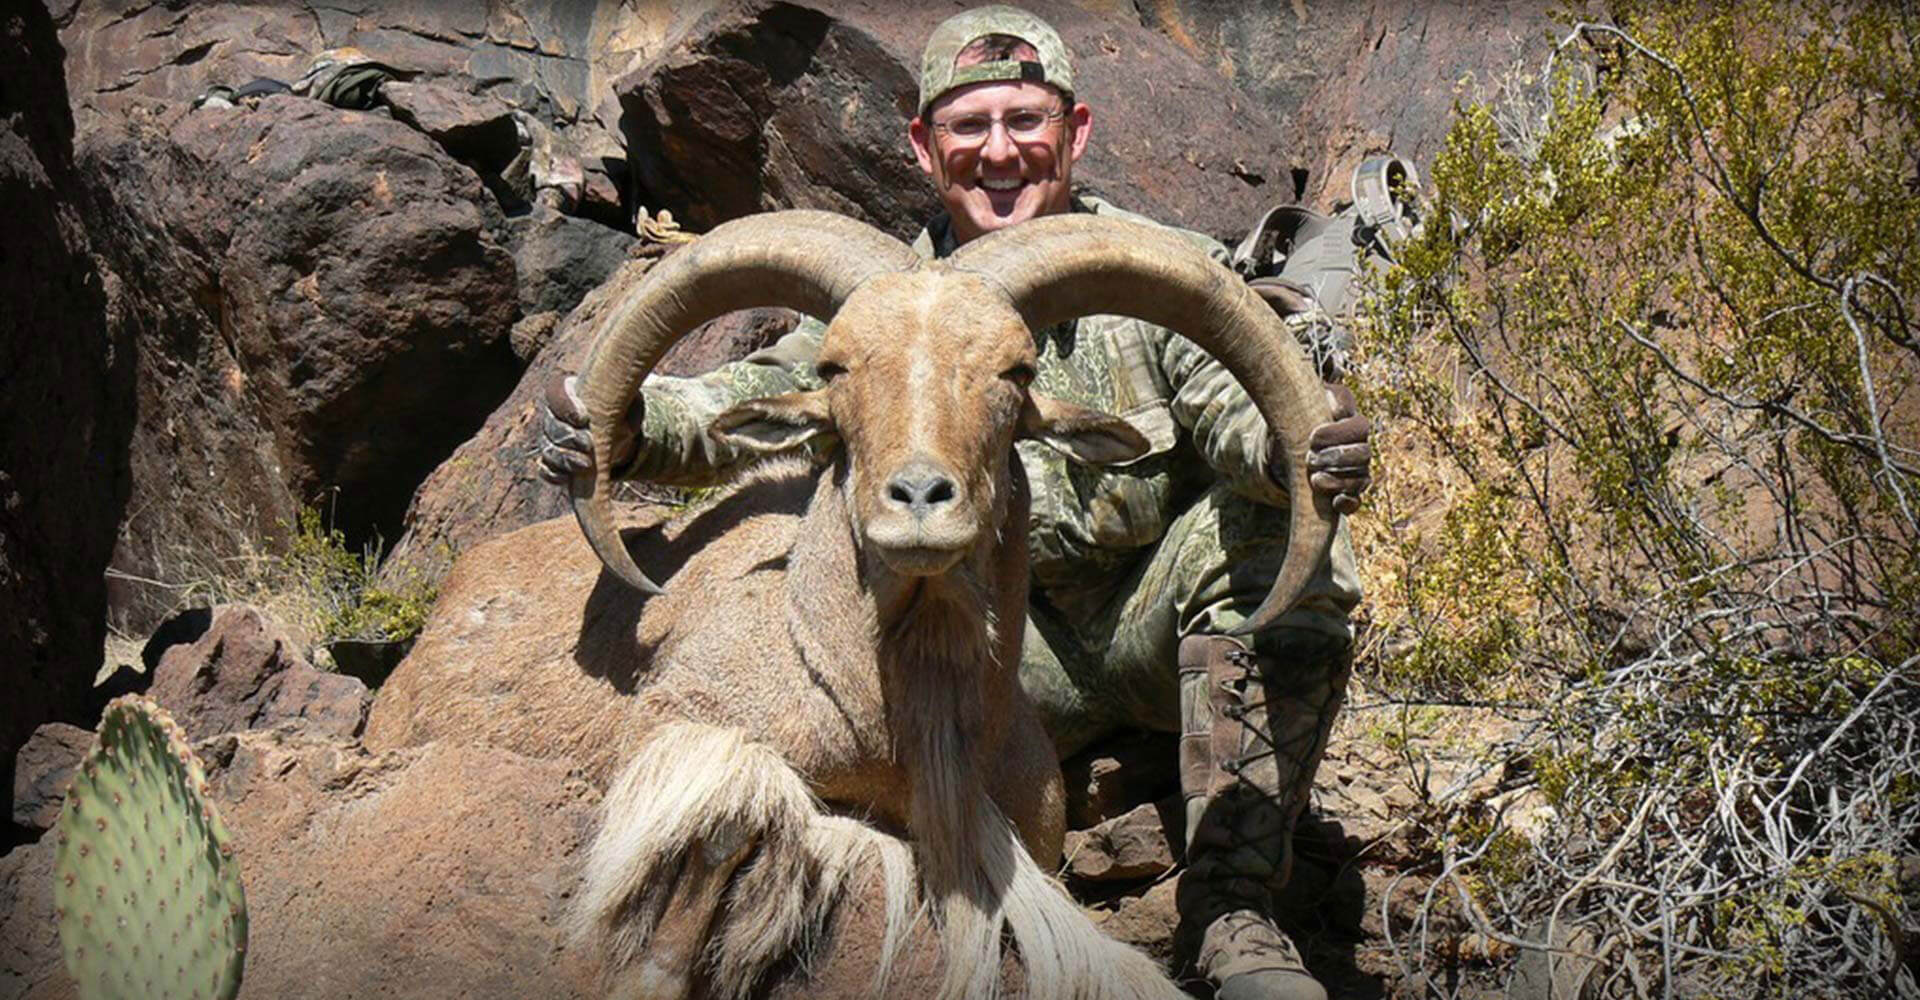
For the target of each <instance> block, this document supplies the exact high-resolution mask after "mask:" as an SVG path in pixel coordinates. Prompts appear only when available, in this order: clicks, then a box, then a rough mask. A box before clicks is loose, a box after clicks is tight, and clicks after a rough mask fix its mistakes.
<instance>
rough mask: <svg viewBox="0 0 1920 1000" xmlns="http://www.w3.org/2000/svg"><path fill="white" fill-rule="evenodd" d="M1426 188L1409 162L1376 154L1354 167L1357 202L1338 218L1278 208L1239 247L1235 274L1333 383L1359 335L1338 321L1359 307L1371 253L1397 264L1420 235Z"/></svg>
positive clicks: (1234, 260) (1339, 212)
mask: <svg viewBox="0 0 1920 1000" xmlns="http://www.w3.org/2000/svg"><path fill="white" fill-rule="evenodd" d="M1419 185H1420V175H1419V174H1418V173H1417V172H1416V171H1415V170H1414V168H1413V165H1412V164H1410V163H1408V162H1406V161H1405V160H1402V159H1400V158H1399V157H1396V156H1391V155H1388V156H1374V157H1369V158H1368V159H1367V160H1365V161H1364V162H1362V163H1361V164H1360V165H1359V166H1358V167H1356V168H1354V172H1353V180H1352V188H1351V190H1352V194H1353V200H1352V201H1351V202H1350V203H1348V204H1346V205H1344V206H1342V207H1341V208H1340V209H1339V210H1337V211H1336V212H1335V213H1334V214H1333V215H1330V216H1329V215H1322V214H1320V213H1319V212H1315V211H1312V210H1311V209H1306V208H1302V207H1300V206H1299V205H1278V206H1275V207H1273V208H1270V209H1268V210H1267V211H1266V212H1265V213H1264V214H1262V215H1261V216H1260V218H1259V219H1258V220H1256V221H1255V223H1254V225H1253V228H1252V230H1251V231H1249V232H1248V233H1247V235H1246V238H1245V239H1243V240H1241V241H1240V244H1239V246H1237V247H1235V248H1234V250H1233V256H1232V264H1233V268H1234V270H1236V271H1238V272H1239V273H1240V276H1241V277H1243V278H1245V279H1247V284H1248V285H1249V286H1251V287H1252V288H1253V290H1254V291H1255V292H1258V293H1259V294H1260V297H1261V298H1264V299H1266V300H1267V301H1268V302H1269V303H1270V304H1272V305H1273V306H1274V308H1275V311H1276V312H1278V313H1280V315H1281V318H1282V319H1284V320H1285V321H1286V323H1287V326H1288V327H1289V328H1290V329H1292V330H1293V333H1294V336H1296V337H1298V338H1299V339H1300V342H1301V344H1302V345H1303V346H1305V347H1306V348H1307V352H1308V354H1309V356H1311V357H1312V358H1313V360H1314V363H1315V364H1316V365H1317V366H1318V367H1319V368H1320V377H1321V378H1323V379H1326V380H1327V381H1330V382H1331V381H1338V380H1339V378H1340V377H1341V376H1343V375H1345V374H1346V370H1347V367H1348V359H1349V358H1350V356H1351V353H1352V350H1353V335H1352V334H1351V333H1349V332H1348V331H1347V329H1346V326H1345V324H1344V323H1341V322H1338V321H1336V319H1335V317H1341V316H1344V315H1345V314H1346V313H1347V310H1348V307H1349V306H1350V305H1351V304H1352V300H1353V297H1354V293H1355V292H1356V291H1357V289H1358V282H1357V281H1356V280H1355V278H1356V277H1357V276H1358V274H1359V271H1360V263H1361V261H1362V260H1364V259H1365V258H1366V256H1367V255H1369V254H1376V255H1378V256H1380V257H1381V258H1383V259H1385V260H1392V259H1393V248H1394V247H1395V246H1396V245H1398V244H1399V243H1401V242H1403V241H1405V240H1406V239H1407V238H1408V237H1409V236H1411V235H1412V234H1413V232H1414V230H1415V228H1416V227H1417V226H1418V225H1419V217H1418V216H1417V215H1416V214H1415V211H1414V206H1413V203H1412V198H1413V195H1414V192H1415V191H1416V190H1417V189H1418V187H1419Z"/></svg>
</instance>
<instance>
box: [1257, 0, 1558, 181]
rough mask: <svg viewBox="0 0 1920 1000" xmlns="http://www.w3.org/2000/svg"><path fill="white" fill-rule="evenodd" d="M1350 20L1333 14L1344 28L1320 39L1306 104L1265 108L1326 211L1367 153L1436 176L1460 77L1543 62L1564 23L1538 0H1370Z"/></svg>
mask: <svg viewBox="0 0 1920 1000" xmlns="http://www.w3.org/2000/svg"><path fill="white" fill-rule="evenodd" d="M1358 6H1359V5H1355V7H1358ZM1316 9H1317V8H1316ZM1350 17H1351V12H1349V11H1339V12H1337V13H1335V14H1333V15H1332V16H1331V17H1330V18H1329V20H1332V21H1334V22H1335V23H1336V24H1337V25H1339V26H1340V27H1341V28H1343V29H1344V30H1343V31H1342V33H1341V34H1339V35H1337V36H1336V35H1332V34H1329V35H1327V36H1323V37H1324V41H1323V42H1316V43H1315V45H1316V47H1318V46H1320V45H1324V46H1325V49H1326V51H1327V52H1328V57H1327V58H1326V59H1325V60H1323V61H1321V62H1320V67H1321V68H1320V79H1319V80H1318V82H1317V83H1316V84H1315V86H1313V87H1312V88H1311V89H1309V90H1307V91H1306V92H1305V94H1304V96H1302V97H1301V98H1300V99H1299V103H1298V105H1297V106H1296V107H1294V108H1287V109H1284V110H1283V109H1280V108H1277V107H1269V108H1268V109H1267V110H1268V111H1269V112H1271V113H1273V114H1275V116H1276V118H1278V119H1279V120H1282V121H1285V122H1286V123H1287V129H1286V132H1285V136H1284V138H1285V139H1286V144H1287V148H1288V149H1290V150H1292V151H1293V156H1294V157H1295V160H1296V162H1297V163H1298V164H1299V165H1300V166H1301V167H1303V168H1304V169H1306V170H1307V172H1308V173H1307V184H1306V190H1305V193H1304V197H1303V198H1302V201H1303V202H1305V203H1306V204H1309V205H1313V206H1317V207H1323V208H1326V207H1331V206H1332V205H1333V204H1334V203H1335V202H1338V201H1343V200H1346V199H1348V198H1350V197H1351V195H1350V194H1349V193H1348V188H1349V184H1350V180H1351V178H1352V175H1353V168H1354V167H1356V166H1358V165H1359V163H1360V161H1361V160H1362V159H1364V158H1365V157H1366V156H1368V155H1369V154H1372V153H1377V152H1384V151H1388V150H1391V151H1392V152H1394V153H1396V154H1398V155H1400V156H1402V157H1406V158H1408V159H1410V160H1412V161H1413V162H1414V163H1415V164H1416V165H1417V166H1418V167H1419V169H1420V170H1421V171H1422V173H1423V175H1425V174H1426V173H1428V172H1429V171H1428V167H1429V166H1430V165H1431V164H1432V162H1433V157H1434V155H1435V154H1436V153H1438V152H1440V150H1441V148H1442V145H1443V143H1444V140H1445V139H1446V134H1447V129H1448V128H1449V127H1450V126H1451V125H1452V124H1453V103H1454V100H1455V98H1456V96H1457V87H1458V86H1459V85H1460V82H1461V81H1462V80H1467V79H1472V80H1473V81H1474V85H1475V86H1477V87H1480V88H1491V87H1492V86H1493V85H1494V83H1495V82H1496V81H1497V80H1498V79H1499V78H1500V76H1501V75H1502V74H1504V73H1506V72H1509V71H1510V69H1511V67H1512V66H1513V64H1514V63H1515V62H1516V61H1519V60H1522V59H1524V60H1528V61H1531V62H1533V63H1534V64H1536V65H1537V64H1538V62H1539V60H1542V59H1544V58H1546V53H1547V51H1548V43H1547V37H1548V35H1549V34H1550V32H1551V31H1552V30H1553V28H1554V26H1555V24H1556V23H1557V22H1556V21H1555V14H1554V8H1553V7H1552V6H1551V5H1549V4H1543V3H1540V2H1539V0H1495V2H1492V3H1471V4H1427V3H1419V2H1416V0H1371V3H1369V4H1368V5H1367V6H1366V7H1365V17H1364V18H1359V19H1354V20H1353V21H1349V20H1348V18H1350ZM1482 92H1483V93H1484V92H1486V91H1484V90H1483V91H1482Z"/></svg>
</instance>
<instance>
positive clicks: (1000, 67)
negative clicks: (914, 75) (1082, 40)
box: [919, 4, 1073, 115]
mask: <svg viewBox="0 0 1920 1000" xmlns="http://www.w3.org/2000/svg"><path fill="white" fill-rule="evenodd" d="M984 35H1011V36H1013V37H1015V38H1018V39H1020V40H1021V41H1024V42H1026V43H1027V44H1028V45H1031V46H1033V48H1034V51H1035V52H1037V53H1039V56H1040V58H1039V61H1037V62H1027V61H1014V60H1001V61H998V62H984V63H976V64H975V65H972V66H966V67H962V68H960V69H955V68H954V65H953V62H954V60H955V59H956V58H958V57H959V55H960V50H961V49H964V48H966V47H967V46H968V45H969V44H970V43H972V42H973V41H974V39H977V38H980V37H982V36H984ZM989 80H1033V81H1035V82H1036V83H1044V84H1048V85H1049V86H1052V87H1054V88H1055V89H1057V90H1059V91H1060V92H1061V93H1063V94H1066V95H1067V97H1068V99H1072V97H1073V62H1072V60H1070V59H1069V58H1068V57H1067V46H1066V43H1065V42H1062V41H1061V40H1060V36H1059V34H1058V33H1056V32H1055V31H1054V30H1053V27H1052V26H1051V25H1049V24H1047V22H1045V21H1042V20H1040V19H1039V18H1038V17H1036V16H1034V15H1033V14H1031V13H1029V12H1027V11H1024V10H1021V9H1020V8H1018V7H1009V6H1007V5H1006V4H993V5H991V6H987V7H975V8H973V9H972V10H966V11H961V12H960V13H958V14H955V15H953V16H952V17H950V18H947V19H946V20H944V21H942V22H940V26H939V27H937V28H935V29H933V34H932V35H931V36H929V37H928V38H927V47H926V50H925V51H924V52H922V53H921V55H920V104H919V109H920V113H921V114H923V115H924V114H926V113H927V108H928V106H930V105H931V104H933V102H934V101H936V100H938V99H939V98H940V95H942V94H944V93H946V92H947V91H949V90H952V89H954V88H955V87H964V86H966V85H967V84H969V83H982V82H985V81H989Z"/></svg>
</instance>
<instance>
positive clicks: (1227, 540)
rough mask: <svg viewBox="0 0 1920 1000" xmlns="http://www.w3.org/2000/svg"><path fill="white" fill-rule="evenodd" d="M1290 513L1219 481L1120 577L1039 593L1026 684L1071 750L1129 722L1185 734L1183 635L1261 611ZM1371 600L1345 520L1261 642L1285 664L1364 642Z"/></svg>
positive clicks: (1213, 630)
mask: <svg viewBox="0 0 1920 1000" xmlns="http://www.w3.org/2000/svg"><path fill="white" fill-rule="evenodd" d="M1286 539H1287V512H1286V511H1283V510H1277V509H1275V508H1272V507H1267V506H1265V505H1263V504H1257V503H1254V502H1252V501H1250V500H1246V499H1244V498H1242V497H1240V496H1239V495H1238V494H1235V493H1233V492H1231V491H1229V490H1227V489H1225V488H1222V487H1215V488H1214V489H1212V490H1210V491H1209V492H1208V493H1207V494H1205V495H1204V496H1202V497H1201V498H1200V499H1199V500H1198V501H1196V502H1195V503H1194V505H1193V506H1192V507H1190V508H1188V509H1187V510H1186V511H1185V512H1183V513H1182V514H1181V515H1180V516H1179V517H1177V518H1176V519H1175V520H1174V522H1173V524H1172V525H1171V526H1169V528H1168V530H1167V534H1166V536H1165V537H1164V538H1162V539H1161V541H1160V542H1159V544H1157V545H1155V546H1152V547H1149V548H1147V549H1145V550H1143V554H1142V558H1141V562H1140V564H1139V565H1137V566H1136V567H1135V569H1134V570H1133V572H1131V573H1129V574H1128V575H1126V576H1125V577H1124V578H1122V579H1121V580H1120V581H1119V582H1118V583H1117V584H1116V583H1114V582H1113V581H1103V580H1090V581H1088V584H1087V586H1085V587H1084V588H1074V589H1068V588H1061V587H1055V588H1053V589H1051V590H1048V591H1046V592H1040V591H1036V592H1035V594H1034V598H1033V600H1032V602H1031V605H1030V607H1029V609H1028V618H1027V628H1026V641H1025V644H1024V645H1023V647H1022V652H1021V663H1020V680H1021V683H1022V685H1023V686H1024V687H1025V688H1026V690H1027V694H1028V696H1029V697H1030V698H1032V699H1033V701H1034V702H1035V704H1036V705H1037V706H1038V707H1039V708H1040V713H1041V718H1042V721H1043V722H1044V723H1045V724H1046V726H1047V731H1048V733H1049V734H1050V735H1052V736H1053V738H1054V744H1055V746H1056V748H1057V749H1058V750H1059V751H1060V753H1061V755H1062V756H1066V755H1068V754H1071V753H1073V752H1074V751H1075V750H1078V749H1080V748H1081V747H1083V746H1085V745H1087V744H1088V743H1091V742H1092V741H1093V740H1095V739H1098V738H1099V737H1100V736H1101V735H1104V734H1105V733H1107V732H1110V731H1112V730H1114V729H1118V728H1122V727H1137V728H1145V729H1153V730H1159V731H1162V732H1173V733H1177V732H1179V731H1180V696H1179V679H1178V675H1177V663H1178V659H1179V646H1180V640H1181V639H1182V638H1184V637H1186V636H1189V635H1211V634H1218V633H1220V632H1223V631H1225V630H1226V629H1229V628H1232V627H1233V626H1235V625H1238V624H1239V623H1240V622H1242V621H1244V620H1246V618H1247V617H1248V616H1249V615H1251V614H1252V613H1253V612H1254V609H1256V608H1258V607H1259V606H1260V601H1261V599H1262V598H1264V597H1266V594H1267V588H1268V587H1269V586H1270V585H1271V584H1272V582H1273V578H1274V576H1275V575H1276V574H1277V573H1278V572H1279V570H1280V564H1281V563H1282V562H1283V561H1284V560H1285V558H1286V548H1287V541H1286ZM1359 600H1360V583H1359V575H1358V572H1357V571H1356V568H1355V566H1354V560H1353V543H1352V541H1351V539H1350V538H1349V537H1348V534H1347V531H1346V528H1345V526H1344V525H1343V526H1342V527H1341V529H1340V531H1339V533H1338V534H1337V535H1336V536H1335V537H1334V543H1333V549H1332V552H1331V553H1330V554H1329V557H1328V559H1327V561H1326V563H1324V564H1322V566H1321V567H1320V570H1319V572H1318V573H1316V574H1315V575H1314V577H1313V579H1312V580H1311V581H1310V582H1309V583H1308V585H1307V592H1306V596H1305V598H1304V599H1303V600H1302V601H1301V603H1300V604H1299V605H1298V606H1297V607H1295V608H1294V609H1293V610H1292V611H1290V612H1288V613H1287V614H1286V615H1284V616H1282V617H1281V619H1280V620H1279V622H1278V623H1277V624H1276V626H1275V627H1274V628H1272V629H1270V630H1268V631H1266V632H1263V633H1261V634H1260V636H1259V637H1257V638H1256V639H1255V640H1254V646H1255V648H1256V650H1258V651H1259V652H1261V653H1263V654H1266V655H1269V656H1271V657H1273V659H1274V660H1275V662H1277V663H1281V664H1284V663H1287V662H1289V661H1301V660H1306V661H1312V662H1318V661H1320V660H1322V659H1324V658H1325V655H1326V654H1327V653H1328V652H1331V651H1334V650H1338V649H1341V648H1344V647H1345V646H1347V645H1349V644H1350V643H1351V642H1352V641H1353V630H1352V626H1351V625H1350V624H1349V622H1348V614H1349V613H1350V612H1351V611H1352V609H1353V607H1354V606H1355V605H1356V604H1358V603H1359Z"/></svg>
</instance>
